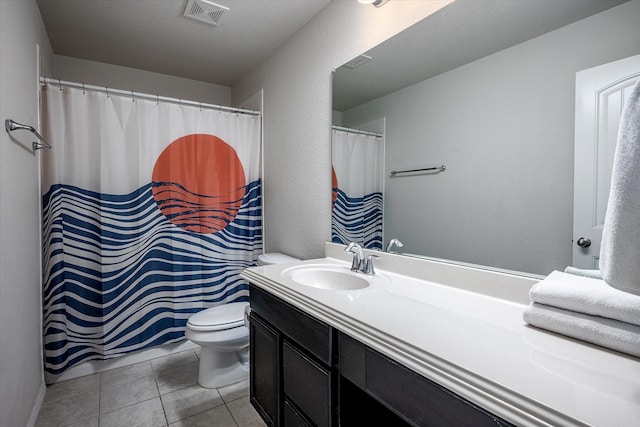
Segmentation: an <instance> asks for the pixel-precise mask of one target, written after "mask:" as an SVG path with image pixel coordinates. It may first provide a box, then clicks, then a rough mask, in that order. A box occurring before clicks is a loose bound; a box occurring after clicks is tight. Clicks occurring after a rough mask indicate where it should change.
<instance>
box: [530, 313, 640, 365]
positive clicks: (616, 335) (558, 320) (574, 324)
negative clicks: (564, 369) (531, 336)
mask: <svg viewBox="0 0 640 427" xmlns="http://www.w3.org/2000/svg"><path fill="white" fill-rule="evenodd" d="M523 318H524V321H525V322H527V323H529V324H530V325H532V326H536V327H538V328H542V329H546V330H548V331H551V332H556V333H559V334H562V335H566V336H568V337H572V338H577V339H579V340H582V341H587V342H590V343H593V344H597V345H600V346H602V347H606V348H610V349H612V350H616V351H621V352H623V353H627V354H630V355H632V356H635V357H640V326H637V325H632V324H630V323H625V322H619V321H617V320H612V319H605V318H604V317H598V316H590V315H588V314H582V313H576V312H573V311H569V310H563V309H560V308H556V307H549V306H546V305H542V304H537V303H532V304H531V305H530V306H529V307H528V308H527V309H526V310H525V312H524V314H523Z"/></svg>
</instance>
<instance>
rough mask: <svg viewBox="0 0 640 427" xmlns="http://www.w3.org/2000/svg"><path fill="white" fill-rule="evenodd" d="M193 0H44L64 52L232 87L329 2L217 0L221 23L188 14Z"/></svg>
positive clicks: (54, 42)
mask: <svg viewBox="0 0 640 427" xmlns="http://www.w3.org/2000/svg"><path fill="white" fill-rule="evenodd" d="M187 1H188V0H37V3H38V7H39V8H40V13H41V14H42V19H43V21H44V24H45V27H46V29H47V34H48V36H49V40H50V42H51V46H52V48H53V52H54V53H55V54H57V55H64V56H71V57H75V58H81V59H88V60H91V61H97V62H104V63H108V64H114V65H121V66H125V67H131V68H137V69H140V70H147V71H153V72H157V73H163V74H168V75H172V76H178V77H184V78H188V79H194V80H200V81H204V82H209V83H216V84H221V85H225V86H232V85H233V84H234V83H236V82H237V81H238V80H239V79H240V78H242V77H243V76H244V75H245V74H246V73H248V72H249V71H251V70H253V69H254V68H256V67H257V66H258V65H259V64H260V63H261V62H262V61H263V60H264V59H265V58H267V57H268V56H269V55H270V54H271V53H273V52H274V51H275V50H276V49H277V48H278V47H279V46H280V45H281V44H282V43H284V42H285V41H286V40H287V39H288V38H289V37H291V36H292V35H293V34H294V33H295V32H296V31H298V30H299V29H300V28H302V27H303V26H304V25H305V24H306V23H307V22H308V21H309V20H310V19H311V18H312V17H313V16H314V15H315V14H317V13H318V12H320V10H322V8H323V7H325V6H326V5H327V4H329V2H330V0H210V1H213V2H214V3H216V4H219V5H221V6H226V7H228V8H229V10H228V11H225V12H223V13H222V16H221V18H220V21H219V25H218V26H212V25H209V24H206V23H204V22H200V21H196V20H193V19H189V18H186V17H184V16H183V14H184V11H185V6H186V5H187Z"/></svg>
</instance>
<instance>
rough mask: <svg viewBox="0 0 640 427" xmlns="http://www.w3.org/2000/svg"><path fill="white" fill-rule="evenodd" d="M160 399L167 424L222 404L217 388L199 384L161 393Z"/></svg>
mask: <svg viewBox="0 0 640 427" xmlns="http://www.w3.org/2000/svg"><path fill="white" fill-rule="evenodd" d="M161 399H162V406H163V407H164V411H165V414H166V416H167V421H168V422H169V424H171V423H174V422H176V421H179V420H182V419H185V418H188V417H190V416H192V415H196V414H199V413H200V412H204V411H207V410H209V409H212V408H215V407H217V406H220V405H223V404H224V401H223V400H222V397H220V394H219V393H218V391H217V390H215V389H208V388H203V387H200V386H199V385H194V386H189V387H186V388H183V389H180V390H177V391H174V392H171V393H167V394H163V395H162V396H161Z"/></svg>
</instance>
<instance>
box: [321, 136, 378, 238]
mask: <svg viewBox="0 0 640 427" xmlns="http://www.w3.org/2000/svg"><path fill="white" fill-rule="evenodd" d="M332 164H333V171H332V172H333V174H332V175H333V177H332V178H333V185H332V187H333V209H332V221H331V241H332V242H334V243H343V244H347V243H349V242H358V243H360V244H361V245H362V246H363V247H364V248H368V249H382V188H383V170H384V139H383V138H382V137H380V136H374V135H365V134H361V133H357V132H349V131H345V130H336V129H333V130H332Z"/></svg>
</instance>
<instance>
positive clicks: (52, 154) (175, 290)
mask: <svg viewBox="0 0 640 427" xmlns="http://www.w3.org/2000/svg"><path fill="white" fill-rule="evenodd" d="M43 116H44V117H43V124H44V131H45V135H46V138H47V140H48V141H50V142H51V145H53V146H54V148H53V149H52V150H50V151H48V152H47V153H46V154H44V155H43V165H42V170H43V177H42V191H43V193H44V194H43V198H42V200H43V250H44V261H43V262H44V266H43V274H44V278H43V280H44V297H43V304H44V347H45V349H44V352H45V354H44V356H45V371H46V374H47V382H51V381H53V380H55V379H56V376H57V375H58V374H60V373H62V372H63V371H64V370H65V369H67V368H69V367H71V366H73V365H76V364H78V363H80V362H83V361H87V360H92V359H111V358H114V357H117V356H120V355H123V354H126V353H129V352H133V351H137V350H141V349H144V348H148V347H151V346H156V345H160V344H165V343H172V342H178V341H182V340H184V339H185V338H184V328H185V325H186V322H187V319H188V318H189V316H190V315H192V314H193V313H196V312H198V311H200V310H202V309H204V308H208V307H211V306H215V305H219V304H225V303H228V302H232V301H246V300H248V297H249V292H248V284H247V283H246V282H245V281H243V280H242V279H241V278H240V277H239V273H240V272H241V271H242V270H243V269H244V268H246V267H249V266H252V265H255V260H256V259H257V256H258V254H259V253H260V252H261V249H262V222H261V215H262V212H261V196H260V117H259V116H252V115H246V114H236V113H226V112H221V111H215V110H211V109H205V108H202V109H200V108H198V107H190V106H186V105H176V104H170V103H163V102H157V101H155V100H153V101H151V100H144V99H132V98H131V97H126V96H118V95H115V94H105V93H100V92H94V91H89V90H86V93H85V91H83V90H82V89H74V88H70V87H64V88H63V89H58V88H55V87H53V86H49V87H45V88H44V89H43Z"/></svg>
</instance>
